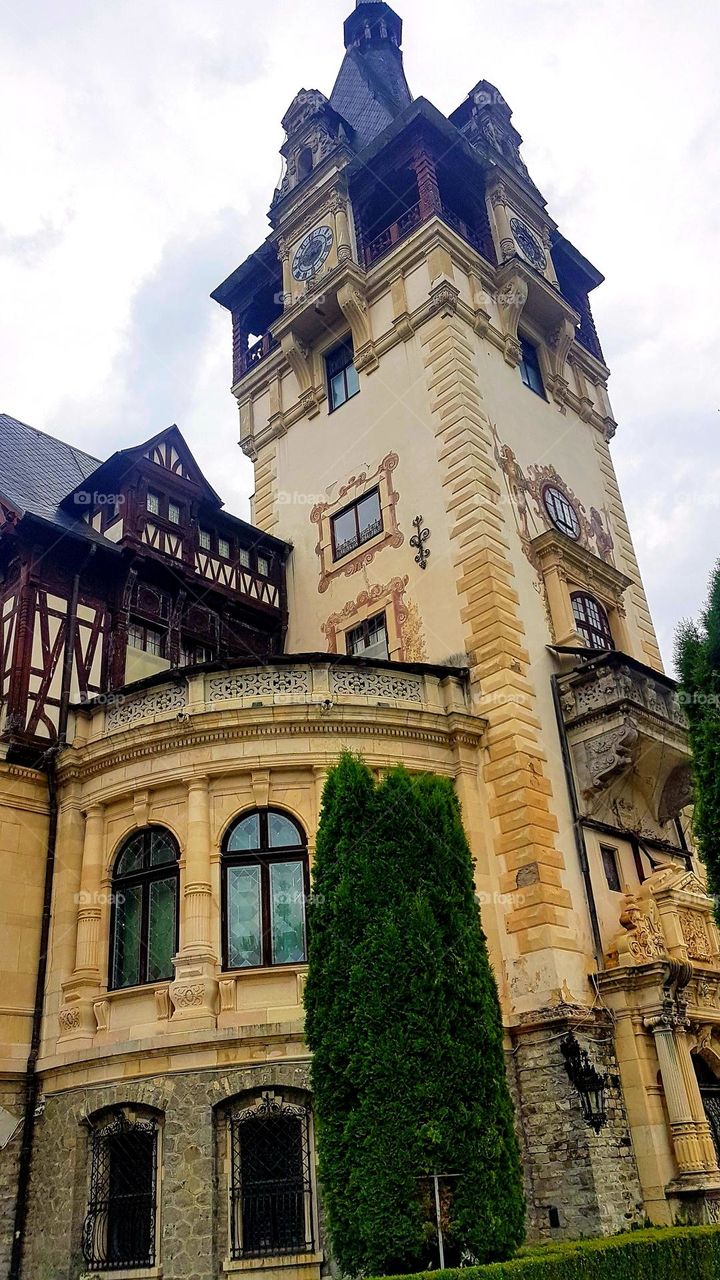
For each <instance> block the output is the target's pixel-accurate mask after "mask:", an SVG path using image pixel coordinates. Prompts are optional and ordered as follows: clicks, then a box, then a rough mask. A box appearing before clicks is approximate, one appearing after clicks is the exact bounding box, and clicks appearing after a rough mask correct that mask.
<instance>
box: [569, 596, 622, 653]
mask: <svg viewBox="0 0 720 1280" xmlns="http://www.w3.org/2000/svg"><path fill="white" fill-rule="evenodd" d="M570 601H571V603H572V611H573V617H574V618H575V626H576V628H577V630H578V633H579V634H580V635H581V636H582V638H583V640H584V641H585V643H586V645H587V646H588V648H589V649H614V648H615V643H614V641H613V638H612V631H611V630H610V623H609V621H608V616H607V614H606V612H605V610H604V609H603V607H602V605H601V604H600V601H599V600H596V599H595V597H594V596H589V595H586V594H585V592H584V591H574V592H573V594H572V595H571V597H570Z"/></svg>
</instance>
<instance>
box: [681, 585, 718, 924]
mask: <svg viewBox="0 0 720 1280" xmlns="http://www.w3.org/2000/svg"><path fill="white" fill-rule="evenodd" d="M676 661H677V666H678V670H679V672H680V681H681V699H682V702H683V705H684V709H685V712H686V714H687V718H688V725H689V731H690V746H691V748H692V755H693V778H694V784H695V786H694V791H695V796H694V799H695V810H694V819H693V821H694V827H695V834H696V836H697V841H698V846H699V849H700V853H701V855H702V858H703V860H704V862H705V865H706V867H707V871H708V884H709V888H710V891H711V893H713V894H714V895H715V901H716V915H718V914H719V907H718V904H719V903H720V564H719V565H718V566H717V567H716V568H715V571H714V573H713V575H712V578H711V580H710V595H709V599H708V603H707V607H706V609H705V611H704V612H703V614H702V616H701V619H700V622H699V624H698V623H694V622H685V623H683V625H682V626H681V627H680V629H679V631H678V636H677V644H676Z"/></svg>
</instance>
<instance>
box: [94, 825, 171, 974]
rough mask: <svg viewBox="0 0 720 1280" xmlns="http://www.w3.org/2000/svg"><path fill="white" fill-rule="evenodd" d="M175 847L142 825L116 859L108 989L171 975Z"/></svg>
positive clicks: (162, 832)
mask: <svg viewBox="0 0 720 1280" xmlns="http://www.w3.org/2000/svg"><path fill="white" fill-rule="evenodd" d="M177 859H178V848H177V844H176V843H175V840H174V839H173V837H172V836H171V835H170V832H169V831H165V830H164V829H163V828H162V827H145V828H143V830H142V831H137V832H135V833H134V834H133V835H131V836H130V837H129V838H128V839H127V840H126V841H125V842H124V844H123V846H122V848H121V849H120V852H119V853H118V856H117V858H116V860H115V871H114V873H113V880H112V929H111V946H110V982H109V985H110V988H111V989H116V988H118V987H137V986H141V985H142V984H144V983H146V982H161V981H162V980H163V979H165V978H172V976H173V956H174V955H175V952H176V951H177V901H178V869H177Z"/></svg>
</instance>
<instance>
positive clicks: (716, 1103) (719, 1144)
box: [692, 1053, 720, 1163]
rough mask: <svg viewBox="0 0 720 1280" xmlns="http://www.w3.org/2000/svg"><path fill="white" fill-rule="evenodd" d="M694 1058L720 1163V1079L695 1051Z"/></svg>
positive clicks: (704, 1105)
mask: <svg viewBox="0 0 720 1280" xmlns="http://www.w3.org/2000/svg"><path fill="white" fill-rule="evenodd" d="M692 1060H693V1067H694V1068H695V1075H696V1077H697V1082H698V1087H699V1089H700V1097H701V1098H702V1104H703V1108H704V1111H705V1117H706V1119H707V1122H708V1124H709V1125H710V1134H711V1136H712V1140H713V1143H714V1146H715V1154H716V1156H717V1159H718V1163H720V1079H719V1078H718V1077H717V1076H716V1075H715V1073H714V1071H713V1070H712V1068H711V1067H709V1066H708V1064H707V1062H706V1061H705V1059H704V1058H701V1057H700V1055H699V1054H697V1053H694V1054H693V1055H692Z"/></svg>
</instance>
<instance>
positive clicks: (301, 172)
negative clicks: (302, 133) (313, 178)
mask: <svg viewBox="0 0 720 1280" xmlns="http://www.w3.org/2000/svg"><path fill="white" fill-rule="evenodd" d="M312 169H313V153H312V151H311V149H310V147H303V149H302V151H300V152H298V158H297V176H298V182H304V180H305V178H309V177H310V174H311V173H312Z"/></svg>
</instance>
